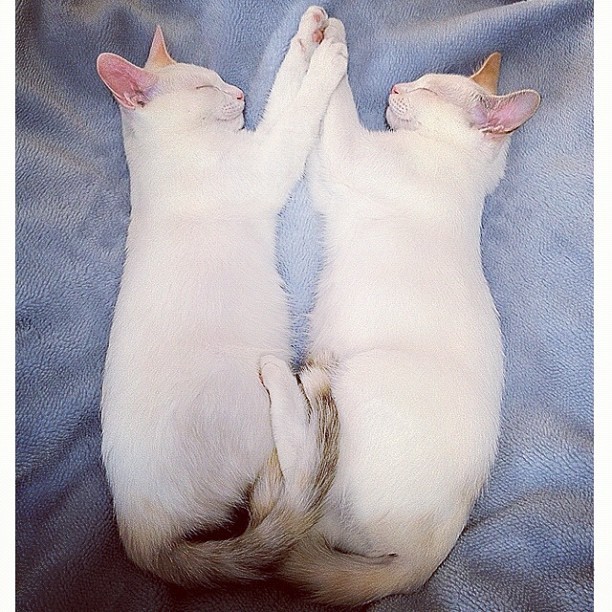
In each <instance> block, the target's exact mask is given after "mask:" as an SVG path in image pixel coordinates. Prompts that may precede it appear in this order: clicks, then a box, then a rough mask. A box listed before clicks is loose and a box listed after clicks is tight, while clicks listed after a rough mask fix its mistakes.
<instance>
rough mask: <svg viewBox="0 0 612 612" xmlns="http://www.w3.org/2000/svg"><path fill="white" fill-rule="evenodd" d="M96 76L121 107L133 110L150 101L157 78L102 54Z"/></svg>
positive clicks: (118, 59)
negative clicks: (98, 76) (97, 75)
mask: <svg viewBox="0 0 612 612" xmlns="http://www.w3.org/2000/svg"><path fill="white" fill-rule="evenodd" d="M97 68H98V74H99V75H100V78H101V79H102V80H103V81H104V84H105V85H106V86H107V87H108V88H109V89H110V90H111V93H112V94H113V96H115V99H116V100H117V102H119V104H121V106H124V107H125V108H129V109H134V108H136V107H137V106H144V105H145V104H146V103H147V102H149V100H150V99H151V89H152V88H153V86H154V85H155V84H156V83H157V76H156V75H154V74H152V73H150V72H148V71H147V70H144V69H143V68H139V67H138V66H134V64H131V63H130V62H128V61H127V60H126V59H123V58H122V57H120V56H119V55H115V54H114V53H102V54H101V55H99V56H98V61H97Z"/></svg>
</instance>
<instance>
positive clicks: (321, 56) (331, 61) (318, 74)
mask: <svg viewBox="0 0 612 612" xmlns="http://www.w3.org/2000/svg"><path fill="white" fill-rule="evenodd" d="M328 29H329V28H328ZM347 68H348V49H347V47H346V43H345V42H343V41H341V40H336V39H335V38H333V37H331V36H330V37H329V38H328V36H327V30H326V31H325V38H324V39H323V42H322V43H321V44H320V45H319V48H318V49H317V50H316V52H315V53H314V54H313V56H312V60H311V62H310V67H309V70H308V72H309V73H311V77H312V78H316V79H317V81H318V82H319V83H320V84H321V86H323V88H324V89H329V92H330V95H331V92H333V91H334V89H336V87H337V85H338V83H340V81H341V80H342V77H343V76H344V75H345V74H346V71H347Z"/></svg>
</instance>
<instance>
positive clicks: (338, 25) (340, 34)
mask: <svg viewBox="0 0 612 612" xmlns="http://www.w3.org/2000/svg"><path fill="white" fill-rule="evenodd" d="M323 37H324V38H325V39H326V40H331V41H334V42H339V43H344V44H346V31H345V29H344V24H343V23H342V22H341V21H340V20H339V19H336V18H335V17H330V18H329V19H328V21H327V27H326V28H325V33H324V35H323Z"/></svg>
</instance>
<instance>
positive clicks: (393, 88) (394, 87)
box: [391, 85, 402, 94]
mask: <svg viewBox="0 0 612 612" xmlns="http://www.w3.org/2000/svg"><path fill="white" fill-rule="evenodd" d="M391 93H394V94H399V93H402V92H401V90H400V88H399V86H398V85H394V86H393V87H392V88H391Z"/></svg>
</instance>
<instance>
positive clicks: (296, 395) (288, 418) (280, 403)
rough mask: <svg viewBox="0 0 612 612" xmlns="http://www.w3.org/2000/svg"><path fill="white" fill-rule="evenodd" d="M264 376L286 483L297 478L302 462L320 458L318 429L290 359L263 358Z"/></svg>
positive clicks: (262, 377) (276, 444) (276, 445)
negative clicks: (311, 417) (289, 363)
mask: <svg viewBox="0 0 612 612" xmlns="http://www.w3.org/2000/svg"><path fill="white" fill-rule="evenodd" d="M260 365H261V379H262V382H263V384H264V386H265V387H266V389H267V391H268V394H269V395H270V417H271V422H272V437H273V439H274V445H275V447H276V453H277V456H278V462H279V464H280V468H281V472H282V474H283V478H284V480H285V482H286V483H289V484H293V483H295V482H296V477H297V471H298V466H299V464H300V463H302V462H304V460H306V463H310V462H311V461H313V462H314V461H316V456H317V454H318V449H317V440H316V435H317V432H316V430H315V431H312V427H311V424H310V422H309V421H310V418H309V417H310V415H309V414H308V411H309V408H308V405H307V402H306V398H305V396H304V395H303V394H302V392H301V390H300V388H299V385H298V381H297V379H296V377H295V376H294V375H293V373H292V372H291V369H290V368H289V366H288V365H287V363H286V362H284V361H282V360H281V359H278V358H277V357H273V356H272V355H267V356H265V357H263V358H262V360H261V364H260Z"/></svg>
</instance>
